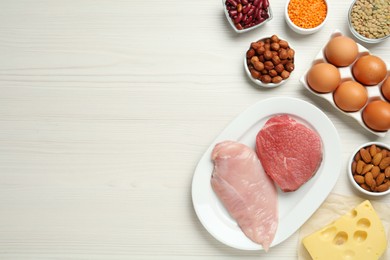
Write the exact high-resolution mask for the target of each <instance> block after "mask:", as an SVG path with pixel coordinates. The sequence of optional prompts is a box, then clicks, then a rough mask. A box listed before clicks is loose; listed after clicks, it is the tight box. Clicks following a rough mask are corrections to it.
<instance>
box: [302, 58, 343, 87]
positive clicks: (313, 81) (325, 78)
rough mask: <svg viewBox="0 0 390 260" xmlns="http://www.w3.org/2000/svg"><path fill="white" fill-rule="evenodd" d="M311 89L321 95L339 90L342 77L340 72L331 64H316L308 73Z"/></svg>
mask: <svg viewBox="0 0 390 260" xmlns="http://www.w3.org/2000/svg"><path fill="white" fill-rule="evenodd" d="M306 79H307V83H308V84H309V87H310V88H311V89H313V90H314V91H317V92H319V93H329V92H332V91H333V90H335V89H336V88H337V86H338V85H339V83H340V80H341V76H340V72H339V70H338V69H337V68H336V67H335V66H334V65H332V64H329V63H318V64H315V65H314V66H313V67H311V69H310V70H309V72H308V73H307V78H306Z"/></svg>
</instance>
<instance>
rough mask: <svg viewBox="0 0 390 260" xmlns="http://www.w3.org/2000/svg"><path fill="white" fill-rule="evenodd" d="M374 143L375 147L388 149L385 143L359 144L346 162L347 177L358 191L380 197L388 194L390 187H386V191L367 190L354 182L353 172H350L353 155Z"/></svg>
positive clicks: (389, 146)
mask: <svg viewBox="0 0 390 260" xmlns="http://www.w3.org/2000/svg"><path fill="white" fill-rule="evenodd" d="M373 144H375V145H376V146H377V147H380V148H386V149H387V150H389V151H390V145H388V144H385V143H381V142H369V143H365V144H362V145H360V146H358V147H357V148H356V149H355V150H354V151H353V153H352V155H351V158H350V159H349V162H348V179H349V180H350V182H351V184H352V186H353V187H354V188H355V189H356V190H358V191H359V192H361V193H363V194H365V195H367V196H372V197H380V196H385V195H388V194H390V189H388V190H387V191H384V192H372V191H367V190H365V189H363V188H362V187H360V186H359V184H357V183H356V181H355V179H354V178H353V174H352V163H353V161H354V159H355V155H356V154H357V153H358V152H359V151H360V149H361V148H367V147H370V146H371V145H373Z"/></svg>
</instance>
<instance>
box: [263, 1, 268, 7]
mask: <svg viewBox="0 0 390 260" xmlns="http://www.w3.org/2000/svg"><path fill="white" fill-rule="evenodd" d="M268 6H269V2H268V0H263V7H264V8H268Z"/></svg>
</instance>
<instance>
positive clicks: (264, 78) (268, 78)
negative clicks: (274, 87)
mask: <svg viewBox="0 0 390 260" xmlns="http://www.w3.org/2000/svg"><path fill="white" fill-rule="evenodd" d="M260 80H261V82H263V83H270V82H271V80H272V78H271V76H269V75H263V76H261V77H260Z"/></svg>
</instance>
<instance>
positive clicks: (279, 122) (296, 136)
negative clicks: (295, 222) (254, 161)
mask: <svg viewBox="0 0 390 260" xmlns="http://www.w3.org/2000/svg"><path fill="white" fill-rule="evenodd" d="M256 152H257V155H258V157H259V158H260V161H261V164H262V165H263V167H264V170H265V172H266V173H267V174H268V175H269V176H270V177H271V178H272V179H273V180H274V182H275V183H276V184H277V185H278V186H279V187H280V188H281V189H282V190H283V191H295V190H297V189H298V188H299V187H301V186H302V185H303V184H304V183H305V182H307V181H308V180H309V179H310V178H311V177H313V176H314V174H315V173H316V171H317V169H318V167H319V166H320V164H321V161H322V143H321V138H320V136H319V135H318V134H317V132H315V131H314V130H312V129H310V128H308V127H307V126H305V125H303V124H301V123H299V122H297V121H296V120H294V119H292V118H291V117H289V116H288V115H277V116H274V117H272V118H270V119H269V120H268V121H267V122H266V124H265V125H264V127H263V128H262V129H261V130H260V132H259V133H258V134H257V137H256Z"/></svg>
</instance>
